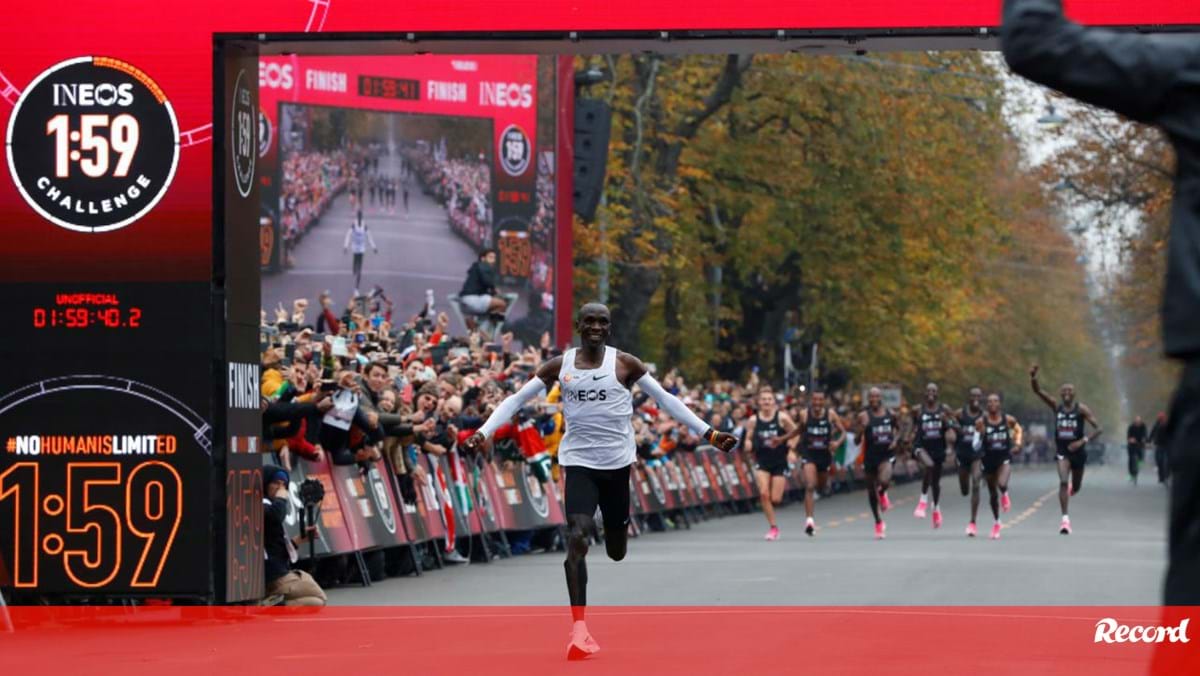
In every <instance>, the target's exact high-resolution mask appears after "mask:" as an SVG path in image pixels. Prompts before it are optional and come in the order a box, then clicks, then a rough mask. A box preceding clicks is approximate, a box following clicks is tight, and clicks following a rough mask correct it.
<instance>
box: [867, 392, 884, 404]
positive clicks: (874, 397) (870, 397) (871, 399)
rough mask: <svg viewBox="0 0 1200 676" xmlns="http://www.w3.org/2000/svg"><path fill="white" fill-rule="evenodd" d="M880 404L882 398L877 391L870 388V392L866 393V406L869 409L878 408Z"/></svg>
mask: <svg viewBox="0 0 1200 676" xmlns="http://www.w3.org/2000/svg"><path fill="white" fill-rule="evenodd" d="M882 403H883V396H882V395H881V394H880V392H879V390H877V389H875V388H871V390H870V391H869V392H867V405H868V406H870V407H871V408H879V406H880V404H882Z"/></svg>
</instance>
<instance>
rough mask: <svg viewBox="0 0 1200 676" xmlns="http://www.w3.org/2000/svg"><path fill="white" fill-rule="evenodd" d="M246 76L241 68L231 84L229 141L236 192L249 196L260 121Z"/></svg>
mask: <svg viewBox="0 0 1200 676" xmlns="http://www.w3.org/2000/svg"><path fill="white" fill-rule="evenodd" d="M245 79H246V71H244V70H242V71H239V72H238V76H237V80H235V81H234V83H233V110H232V111H231V113H230V124H231V125H232V129H230V132H229V141H230V143H232V144H233V148H232V150H233V152H232V153H230V154H231V155H233V180H234V182H235V183H237V189H238V194H239V195H241V196H242V197H249V196H250V189H251V188H253V187H254V158H255V156H256V155H257V153H258V148H257V147H256V144H255V143H254V132H255V131H256V127H257V126H258V124H259V120H258V114H257V111H256V110H255V109H254V98H253V93H252V92H251V91H250V88H249V87H247V86H246V83H245V82H243V80H245Z"/></svg>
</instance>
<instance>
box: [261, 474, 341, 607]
mask: <svg viewBox="0 0 1200 676" xmlns="http://www.w3.org/2000/svg"><path fill="white" fill-rule="evenodd" d="M288 485H289V477H288V473H287V471H286V470H284V469H283V468H282V467H275V466H273V465H268V466H267V467H264V468H263V549H264V550H265V551H266V554H267V560H266V563H265V565H264V566H263V570H264V572H265V574H266V582H267V586H266V590H267V596H266V599H265V600H264V605H280V604H282V605H288V606H323V605H325V600H326V599H325V591H324V590H323V589H321V586H320V585H318V584H317V581H316V580H314V579H313V577H312V576H311V575H309V574H308V573H306V572H304V571H302V570H293V569H292V564H294V563H295V562H296V561H297V560H299V558H300V557H299V555H298V554H297V552H296V547H297V546H298V545H300V544H303V543H305V542H308V541H309V540H311V539H312V538H314V537H316V535H317V527H316V526H315V525H309V526H308V527H307V528H306V529H305V532H304V534H303V535H297V536H296V537H294V538H289V537H288V535H287V531H286V530H285V529H284V525H283V524H284V521H285V520H286V519H287V515H288V501H289V500H290V496H289V494H288Z"/></svg>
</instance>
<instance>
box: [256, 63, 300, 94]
mask: <svg viewBox="0 0 1200 676" xmlns="http://www.w3.org/2000/svg"><path fill="white" fill-rule="evenodd" d="M295 83H296V81H295V79H294V78H293V77H292V64H290V63H265V62H262V61H259V62H258V86H259V87H266V88H267V89H291V88H292V85H294V84H295Z"/></svg>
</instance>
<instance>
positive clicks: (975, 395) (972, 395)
mask: <svg viewBox="0 0 1200 676" xmlns="http://www.w3.org/2000/svg"><path fill="white" fill-rule="evenodd" d="M967 401H968V402H969V403H970V404H971V408H979V403H980V402H981V401H983V390H981V389H979V388H977V387H973V388H971V391H970V392H968V393H967Z"/></svg>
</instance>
